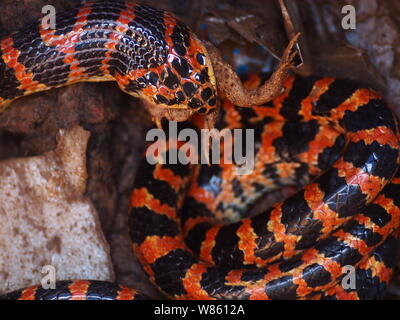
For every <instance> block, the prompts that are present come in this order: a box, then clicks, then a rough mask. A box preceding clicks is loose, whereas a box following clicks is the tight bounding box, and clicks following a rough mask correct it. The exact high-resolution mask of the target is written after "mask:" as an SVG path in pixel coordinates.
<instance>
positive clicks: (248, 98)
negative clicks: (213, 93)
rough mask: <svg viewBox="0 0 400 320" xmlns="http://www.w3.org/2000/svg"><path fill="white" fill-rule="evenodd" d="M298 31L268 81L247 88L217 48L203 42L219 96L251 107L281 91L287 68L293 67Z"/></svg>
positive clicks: (287, 73) (287, 72) (242, 105)
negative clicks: (254, 87) (258, 85)
mask: <svg viewBox="0 0 400 320" xmlns="http://www.w3.org/2000/svg"><path fill="white" fill-rule="evenodd" d="M299 36H300V33H297V34H296V35H295V36H294V37H293V38H292V39H291V40H290V42H289V45H288V46H287V48H286V49H285V51H284V53H283V56H282V59H281V62H280V64H279V66H278V68H277V69H276V70H275V71H274V73H273V74H272V75H271V77H270V78H269V80H268V81H266V82H265V83H264V84H263V85H262V86H260V87H258V88H256V89H252V90H248V89H246V88H245V87H244V86H243V84H242V82H241V80H240V78H239V76H238V75H237V73H236V72H235V71H234V70H233V69H232V67H231V66H230V65H229V64H228V63H227V62H225V61H224V60H223V59H222V56H221V54H220V53H219V51H218V49H217V48H215V47H214V46H213V45H212V44H211V43H209V42H204V44H205V46H206V48H207V51H208V54H209V55H210V58H211V61H212V65H213V69H214V74H215V78H216V80H217V88H218V94H219V96H220V98H223V99H227V100H228V101H230V102H231V103H232V104H234V105H236V106H239V107H251V106H254V105H262V104H264V103H266V102H268V101H271V100H272V99H274V98H275V97H277V96H278V95H279V94H281V93H282V87H283V82H284V81H285V79H286V78H287V76H288V75H289V70H290V69H293V68H295V67H296V66H295V65H294V63H293V59H294V58H295V56H296V55H297V51H295V50H293V47H294V45H295V44H296V41H297V39H298V38H299Z"/></svg>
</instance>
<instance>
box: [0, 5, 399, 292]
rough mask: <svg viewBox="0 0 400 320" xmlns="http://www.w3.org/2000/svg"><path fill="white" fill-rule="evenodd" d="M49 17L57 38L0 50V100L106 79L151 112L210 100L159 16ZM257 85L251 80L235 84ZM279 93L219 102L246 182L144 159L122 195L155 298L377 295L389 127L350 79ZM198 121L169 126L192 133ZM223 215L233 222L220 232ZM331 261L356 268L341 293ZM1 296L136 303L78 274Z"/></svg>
mask: <svg viewBox="0 0 400 320" xmlns="http://www.w3.org/2000/svg"><path fill="white" fill-rule="evenodd" d="M59 21H60V22H59V25H58V29H57V30H50V31H49V30H46V31H45V30H41V29H40V26H39V25H33V26H31V27H30V28H28V29H24V30H22V31H19V32H16V33H14V34H13V35H12V36H10V37H7V38H5V39H3V40H1V41H0V44H1V45H0V48H1V52H0V56H1V59H0V75H1V76H2V77H1V78H0V79H1V80H0V103H2V105H3V106H6V105H7V104H9V103H10V102H11V101H13V100H15V99H16V98H18V97H20V96H23V95H27V94H30V93H33V92H37V91H42V90H47V89H50V88H53V87H59V86H63V85H68V84H71V83H75V82H78V81H106V80H116V81H117V82H118V84H119V86H120V87H121V89H122V90H124V91H126V92H128V93H130V94H133V95H135V96H139V97H142V98H145V99H147V100H148V101H151V102H152V103H156V104H159V105H160V106H162V107H165V108H167V107H173V108H183V109H184V108H188V107H189V108H192V109H193V110H196V111H197V112H198V113H200V114H202V113H207V112H209V111H210V110H212V109H215V107H216V106H217V102H216V89H215V81H214V80H213V79H214V77H213V74H212V67H211V64H210V62H209V58H208V55H207V52H206V50H205V49H204V47H203V46H202V44H201V42H200V41H199V40H198V39H197V38H196V36H194V35H193V34H192V33H191V32H190V31H189V30H188V29H187V27H185V26H184V25H183V24H182V23H181V22H179V21H178V20H176V19H175V18H173V17H172V16H171V15H170V14H168V13H165V12H164V11H161V10H156V9H152V8H148V7H145V6H142V5H132V4H125V3H123V2H107V1H98V2H93V3H91V2H88V3H86V4H85V5H83V6H82V7H80V8H76V9H74V10H72V11H69V12H67V13H63V14H61V16H60V20H59ZM178 65H179V66H178ZM183 71H185V72H183ZM199 76H200V77H199ZM265 80H266V77H265V76H264V75H261V76H251V77H250V78H249V79H248V80H247V82H246V86H247V87H248V88H254V87H257V86H259V85H261V84H262V83H263V82H264V81H265ZM189 86H190V87H191V88H192V89H193V88H194V89H193V90H188V87H189ZM185 88H186V89H185ZM284 89H285V90H284V92H283V93H282V94H281V95H280V96H278V97H277V98H275V99H274V100H272V101H271V102H269V103H266V104H265V105H262V106H254V107H252V108H239V107H235V106H233V105H232V104H230V103H229V102H224V103H223V109H224V112H223V115H222V116H221V120H220V122H219V126H218V128H220V129H222V128H228V129H231V130H232V129H239V128H241V129H253V130H254V132H255V140H256V141H255V142H256V149H255V154H256V163H255V169H254V171H253V172H252V173H251V175H250V176H237V175H235V174H234V172H235V165H234V164H232V165H211V166H208V165H204V166H199V165H181V164H155V165H151V164H149V163H148V162H146V161H143V162H142V165H141V168H140V169H139V170H138V175H137V177H136V180H135V185H134V189H133V191H132V196H131V201H130V213H129V225H130V235H131V239H132V245H133V248H134V251H135V253H136V256H137V257H138V259H139V261H140V262H141V264H142V266H143V269H144V270H145V271H146V273H147V274H148V275H149V277H150V279H151V280H152V282H153V283H154V284H155V285H156V286H157V287H158V288H159V289H160V290H161V291H162V292H163V293H164V294H165V295H166V296H167V297H169V298H175V299H372V298H377V297H380V296H382V294H383V292H384V289H385V287H386V285H387V283H388V281H389V280H390V276H391V273H392V269H393V265H394V261H395V257H394V255H393V252H394V250H395V247H396V246H397V245H398V239H397V238H398V234H399V226H400V174H396V173H397V171H398V166H399V150H400V141H399V137H400V136H399V127H398V121H397V118H396V116H395V115H394V114H393V112H392V111H391V109H390V108H389V107H388V105H387V104H386V102H385V101H384V100H383V99H382V97H381V96H380V95H379V94H378V93H377V92H375V91H373V90H371V89H368V88H365V87H364V86H362V85H359V84H357V83H355V82H352V81H348V80H340V79H335V78H328V77H325V78H317V77H312V78H303V77H296V76H290V77H288V78H287V79H286V81H285V83H284ZM179 92H181V94H179ZM161 96H162V97H163V98H161ZM179 97H182V99H180V98H179ZM198 122H201V120H198V119H197V120H195V121H194V122H192V123H184V124H182V125H183V126H189V127H191V128H195V127H196V126H197V124H198ZM294 184H296V185H301V186H303V187H302V188H301V189H300V190H298V191H297V192H296V193H294V194H293V195H291V196H290V197H288V198H287V199H285V200H284V201H281V202H279V203H277V204H275V205H274V206H273V207H272V208H271V209H268V210H264V211H263V212H261V213H259V214H257V215H255V216H247V215H248V213H247V212H248V207H249V206H251V205H253V204H254V202H255V201H257V199H259V198H260V197H262V196H263V195H264V194H265V193H266V192H268V191H271V190H273V189H276V188H280V187H285V186H291V185H294ZM232 216H233V217H236V219H237V218H239V219H240V220H239V221H236V222H231V223H221V220H224V219H225V220H228V218H230V217H232ZM345 266H353V267H354V268H355V272H356V273H355V275H356V283H357V286H356V288H344V287H343V284H342V280H343V278H344V277H345V275H346V273H344V271H343V268H344V267H345ZM5 298H9V299H18V298H20V299H83V298H88V299H135V298H145V296H143V295H141V294H139V293H137V292H135V291H134V290H131V289H128V288H125V287H122V286H118V285H113V284H109V283H103V282H96V281H86V280H76V281H63V282H59V283H58V285H57V289H56V290H44V289H42V288H40V287H39V286H35V287H31V288H27V289H22V290H20V291H16V292H13V293H10V294H8V295H7V296H6V297H5Z"/></svg>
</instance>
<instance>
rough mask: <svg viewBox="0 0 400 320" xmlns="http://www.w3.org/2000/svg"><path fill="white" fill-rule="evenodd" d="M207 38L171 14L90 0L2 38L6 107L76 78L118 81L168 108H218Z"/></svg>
mask: <svg viewBox="0 0 400 320" xmlns="http://www.w3.org/2000/svg"><path fill="white" fill-rule="evenodd" d="M210 66H211V64H210V62H209V61H208V60H207V52H206V50H205V48H204V47H203V46H202V44H201V42H200V41H199V40H198V39H197V38H196V37H195V36H194V35H193V34H192V33H191V32H190V30H189V29H188V28H187V27H186V25H184V24H183V23H182V22H180V21H179V20H177V19H176V18H175V17H174V16H173V15H172V14H170V13H168V12H166V11H163V10H158V9H154V8H150V7H147V6H142V5H135V4H131V3H124V2H118V1H116V2H114V1H113V2H110V1H97V2H93V3H91V2H87V3H85V4H84V5H83V6H81V7H79V8H74V9H71V10H68V11H65V12H61V13H59V14H57V16H56V28H55V29H44V28H43V24H42V23H41V21H39V22H37V23H34V24H32V25H30V26H28V27H26V28H23V29H21V30H19V31H17V32H14V33H13V34H11V35H10V36H8V37H6V38H4V39H2V40H1V41H0V111H2V110H3V109H4V108H5V107H6V106H7V105H9V104H10V102H12V101H13V100H15V99H16V98H19V97H21V96H25V95H29V94H32V93H35V92H39V91H44V90H49V89H51V88H56V87H61V86H65V85H69V84H72V83H77V82H82V81H88V82H97V81H114V80H115V81H117V83H118V85H119V87H120V88H121V89H122V90H123V91H124V92H127V93H128V94H131V95H133V96H137V97H141V98H145V99H146V100H148V101H149V102H151V103H153V104H157V105H159V106H161V107H164V108H188V107H189V108H192V109H194V110H196V111H199V112H200V113H206V112H208V111H209V109H210V108H211V109H213V108H214V107H215V105H216V103H215V99H216V98H215V81H214V80H213V79H214V78H213V74H212V68H211V67H210Z"/></svg>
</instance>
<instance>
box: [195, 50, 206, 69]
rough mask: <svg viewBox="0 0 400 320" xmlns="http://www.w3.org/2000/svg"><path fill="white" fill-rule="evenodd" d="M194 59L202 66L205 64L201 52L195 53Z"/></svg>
mask: <svg viewBox="0 0 400 320" xmlns="http://www.w3.org/2000/svg"><path fill="white" fill-rule="evenodd" d="M196 60H197V62H198V63H200V64H201V65H202V66H204V65H205V64H206V57H205V56H204V55H203V54H201V53H198V54H197V55H196Z"/></svg>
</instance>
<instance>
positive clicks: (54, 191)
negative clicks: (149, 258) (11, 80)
mask: <svg viewBox="0 0 400 320" xmlns="http://www.w3.org/2000/svg"><path fill="white" fill-rule="evenodd" d="M89 136H90V133H89V132H87V131H85V130H83V129H82V128H81V127H79V126H75V127H73V128H72V129H70V130H69V131H67V130H60V133H59V135H58V137H57V148H56V150H54V151H50V152H47V153H45V154H43V155H41V156H36V157H29V158H17V159H15V158H14V159H8V160H5V161H2V162H0V294H1V293H5V292H9V291H12V290H15V289H19V288H22V287H26V286H30V285H34V284H38V283H40V281H41V279H42V277H43V276H45V275H46V274H41V270H42V268H43V266H45V265H52V266H54V267H55V269H56V279H57V280H67V279H77V278H79V279H97V280H108V281H113V280H114V272H113V267H112V263H111V258H110V255H109V246H108V243H107V242H106V241H105V238H104V235H103V232H102V230H101V226H100V223H99V219H98V215H97V211H96V210H95V207H94V206H93V204H92V202H91V201H90V200H89V198H87V197H86V196H85V190H86V182H87V171H86V148H87V143H88V140H89Z"/></svg>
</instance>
